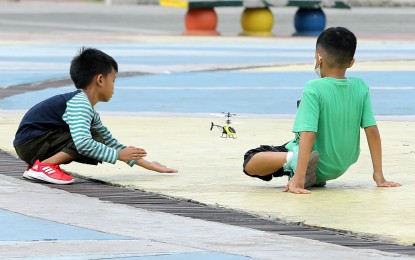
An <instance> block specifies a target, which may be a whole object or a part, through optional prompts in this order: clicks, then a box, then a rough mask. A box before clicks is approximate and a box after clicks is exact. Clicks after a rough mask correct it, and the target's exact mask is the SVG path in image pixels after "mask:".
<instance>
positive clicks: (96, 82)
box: [13, 48, 177, 184]
mask: <svg viewBox="0 0 415 260" xmlns="http://www.w3.org/2000/svg"><path fill="white" fill-rule="evenodd" d="M117 72H118V64H117V62H116V61H115V60H114V59H113V58H112V57H111V56H109V55H107V54H105V53H104V52H102V51H100V50H97V49H93V48H82V49H81V50H80V51H79V53H78V55H77V56H75V57H74V58H73V60H72V62H71V68H70V75H71V78H72V80H73V82H74V84H75V87H76V88H77V90H76V91H74V92H70V93H65V94H61V95H57V96H54V97H51V98H49V99H46V100H44V101H42V102H40V103H38V104H37V105H35V106H34V107H32V108H31V109H30V110H29V111H28V112H27V113H26V114H25V116H24V117H23V119H22V121H21V123H20V125H19V128H18V130H17V132H16V136H15V139H14V141H13V145H14V147H15V149H16V152H17V155H18V156H19V157H20V159H22V160H23V161H25V162H26V163H27V164H28V168H27V170H26V171H25V172H24V174H23V177H25V178H27V179H38V180H42V181H45V182H49V183H54V184H70V183H72V182H73V181H74V180H73V178H72V177H71V176H70V175H69V174H67V173H65V172H64V171H62V170H61V169H60V167H59V165H60V164H66V163H70V162H72V161H76V162H80V163H86V164H94V165H97V164H98V163H101V162H108V163H112V164H114V163H115V162H116V161H117V160H120V161H124V162H126V163H127V164H128V165H130V166H133V165H134V164H137V165H139V166H141V167H144V168H146V169H148V170H153V171H156V172H165V173H174V172H177V170H175V169H170V168H168V167H166V166H164V165H161V164H159V163H158V162H149V161H146V160H144V159H143V157H145V156H146V155H147V153H146V151H145V150H144V149H141V148H137V147H133V146H125V145H123V144H121V143H120V142H119V141H118V140H117V139H115V138H114V137H112V135H111V133H110V132H109V130H108V129H107V128H106V127H105V126H104V125H103V124H102V123H101V119H100V117H99V114H98V113H97V112H96V111H95V109H94V106H95V104H96V103H98V102H108V101H109V100H110V99H111V97H112V95H113V91H114V81H115V78H116V74H117Z"/></svg>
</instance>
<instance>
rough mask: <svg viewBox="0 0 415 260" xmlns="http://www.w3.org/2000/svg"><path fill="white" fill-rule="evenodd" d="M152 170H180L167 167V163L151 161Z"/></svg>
mask: <svg viewBox="0 0 415 260" xmlns="http://www.w3.org/2000/svg"><path fill="white" fill-rule="evenodd" d="M149 167H150V170H152V171H155V172H161V173H176V172H178V170H175V169H171V168H168V167H166V166H165V165H162V164H160V163H159V162H155V161H154V162H149Z"/></svg>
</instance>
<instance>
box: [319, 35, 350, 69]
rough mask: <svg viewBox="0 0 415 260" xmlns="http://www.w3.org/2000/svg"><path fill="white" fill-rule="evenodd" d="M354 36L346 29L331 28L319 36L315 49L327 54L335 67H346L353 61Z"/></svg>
mask: <svg viewBox="0 0 415 260" xmlns="http://www.w3.org/2000/svg"><path fill="white" fill-rule="evenodd" d="M356 45H357V40H356V36H355V35H354V34H353V33H352V32H351V31H349V30H348V29H346V28H343V27H331V28H328V29H326V30H325V31H324V32H322V33H321V34H320V36H319V37H318V39H317V44H316V48H322V49H324V51H326V52H327V54H328V58H329V59H330V60H332V62H333V63H334V64H331V65H332V66H335V65H341V66H347V65H349V64H350V62H351V61H352V60H353V57H354V54H355V51H356Z"/></svg>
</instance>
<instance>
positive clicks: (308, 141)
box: [283, 132, 316, 194]
mask: <svg viewBox="0 0 415 260" xmlns="http://www.w3.org/2000/svg"><path fill="white" fill-rule="evenodd" d="M315 139H316V133H315V132H302V133H301V136H300V148H299V151H298V162H297V169H296V171H295V174H294V176H293V177H292V178H291V180H290V181H289V182H288V183H287V186H286V187H285V189H284V190H283V191H285V192H292V193H297V194H308V193H310V191H309V190H306V189H304V178H305V174H306V172H307V167H308V161H309V160H310V154H311V149H312V147H313V144H314V140H315Z"/></svg>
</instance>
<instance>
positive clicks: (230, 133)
mask: <svg viewBox="0 0 415 260" xmlns="http://www.w3.org/2000/svg"><path fill="white" fill-rule="evenodd" d="M222 114H223V116H225V117H227V120H226V125H224V126H221V125H216V124H214V123H213V122H212V123H211V126H210V130H211V131H212V129H213V127H214V126H216V127H217V128H219V129H220V130H222V136H221V137H222V138H228V137H229V138H233V139H236V130H235V128H233V127H231V126H230V124H231V120H230V117H232V116H236V114H231V113H230V112H227V113H225V112H222Z"/></svg>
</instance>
